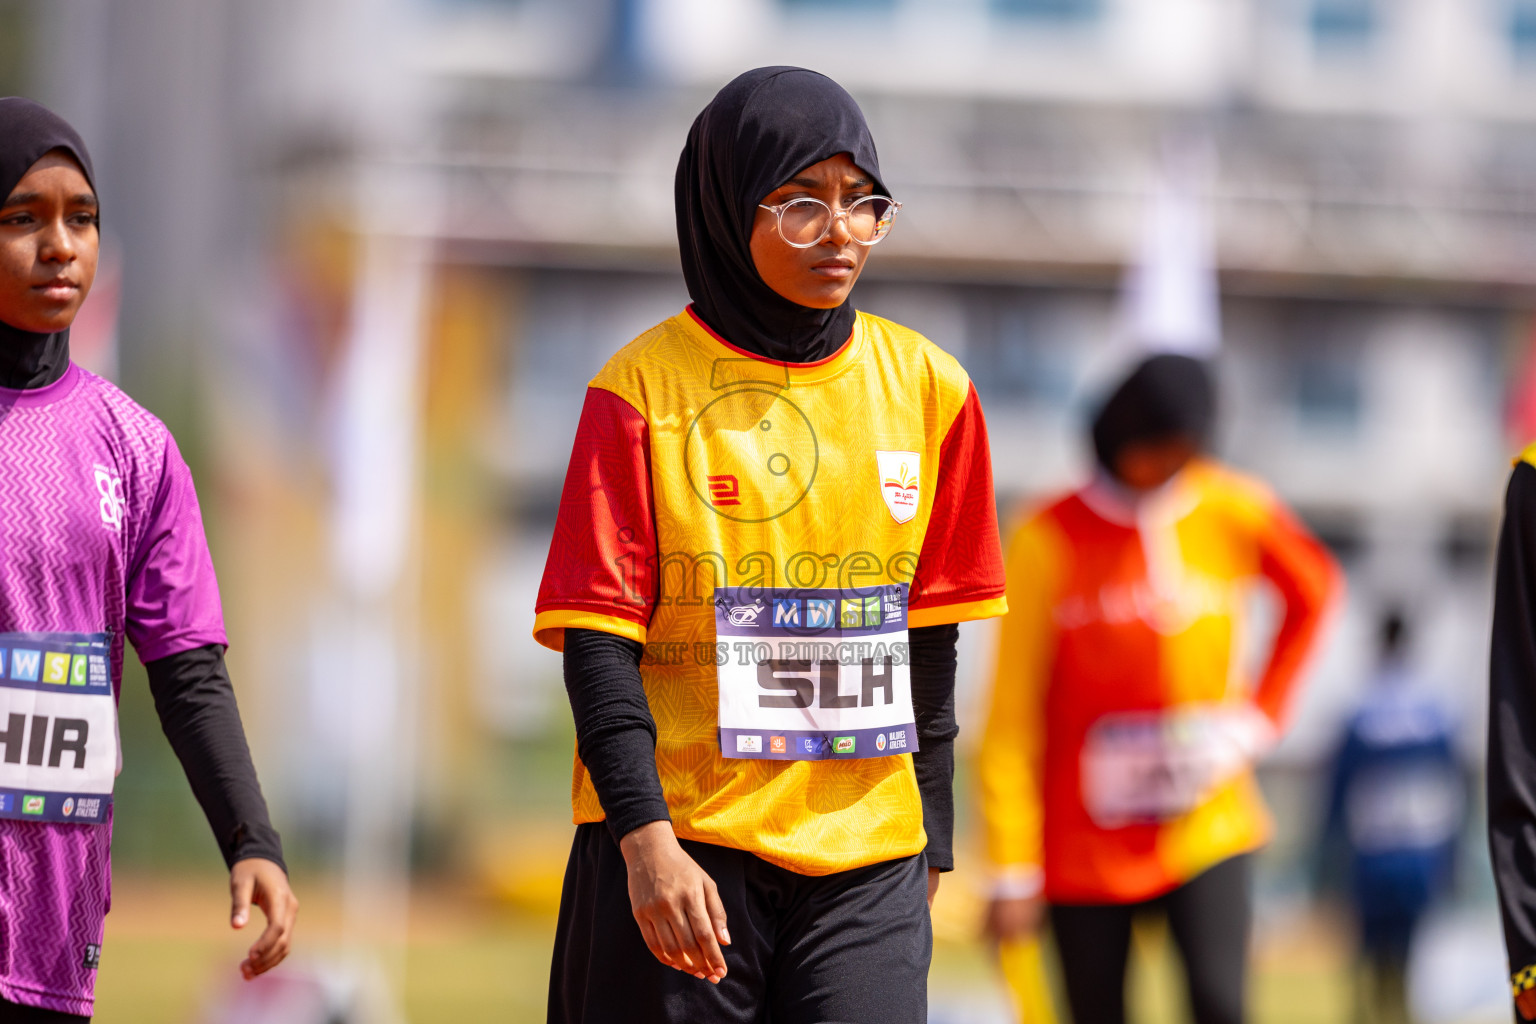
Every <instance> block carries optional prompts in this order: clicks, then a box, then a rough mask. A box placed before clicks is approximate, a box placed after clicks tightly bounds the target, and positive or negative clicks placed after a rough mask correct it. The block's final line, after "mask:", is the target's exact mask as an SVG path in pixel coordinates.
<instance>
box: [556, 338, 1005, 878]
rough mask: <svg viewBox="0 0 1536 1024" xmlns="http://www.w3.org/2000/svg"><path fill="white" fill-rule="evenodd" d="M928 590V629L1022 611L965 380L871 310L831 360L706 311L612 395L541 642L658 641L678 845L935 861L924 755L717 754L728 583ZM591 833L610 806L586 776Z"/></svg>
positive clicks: (579, 789) (661, 747)
mask: <svg viewBox="0 0 1536 1024" xmlns="http://www.w3.org/2000/svg"><path fill="white" fill-rule="evenodd" d="M891 583H899V584H906V585H907V586H908V619H907V621H908V625H909V626H913V627H917V626H928V625H939V624H943V623H952V622H960V621H964V620H967V619H979V618H986V617H989V616H995V615H999V614H1001V613H1002V612H1003V611H1004V610H1005V609H1006V603H1005V598H1004V590H1005V586H1004V579H1003V565H1002V553H1001V546H1000V544H999V540H998V531H997V520H996V512H995V507H994V499H993V494H992V476H991V464H990V456H989V453H988V448H987V436H986V425H985V422H984V420H983V418H982V413H981V405H980V403H979V402H978V400H977V398H976V391H975V388H974V387H972V385H971V382H970V379H969V378H968V377H967V376H966V374H965V371H964V370H962V369H961V368H960V366H959V364H958V363H957V362H955V360H954V359H953V358H952V357H950V356H949V355H948V354H946V353H945V352H943V351H942V350H941V349H939V348H938V347H937V346H936V345H934V344H933V343H932V342H930V341H928V340H927V339H926V338H924V337H922V336H921V335H919V334H917V333H915V332H913V331H910V330H907V329H906V328H903V327H900V326H898V325H896V324H893V323H890V322H889V321H886V320H882V319H880V318H878V317H874V316H870V315H868V314H865V313H860V314H859V315H858V317H857V319H856V321H855V324H854V329H853V333H852V336H851V337H850V338H849V340H848V342H847V344H845V345H844V346H843V347H842V348H841V349H840V350H839V351H838V352H837V353H835V354H834V355H832V356H830V357H828V358H827V359H825V360H823V361H821V362H819V363H813V364H785V363H777V362H772V361H769V360H765V359H760V358H757V357H755V356H753V355H751V354H750V353H747V352H745V351H743V350H741V349H737V348H735V347H733V346H731V345H730V344H729V343H727V342H726V341H724V340H723V339H721V338H719V337H718V336H716V335H714V334H713V333H712V332H711V331H710V330H709V329H708V327H706V326H705V325H704V324H703V322H702V321H700V320H699V319H698V318H697V317H696V316H694V315H693V313H692V311H691V309H690V310H684V311H683V312H682V313H680V314H678V315H677V316H674V317H672V318H670V319H668V320H666V321H664V322H662V323H661V324H659V325H657V326H656V327H654V328H652V329H651V330H649V331H647V332H645V333H644V334H642V335H641V336H640V337H638V338H636V339H635V340H634V341H633V342H631V343H630V344H629V345H628V346H626V347H625V348H624V349H622V350H621V351H620V352H619V353H618V354H617V355H616V356H614V357H613V359H612V360H610V361H609V363H608V365H607V366H605V367H604V368H603V370H602V372H601V373H599V374H598V375H597V376H596V377H595V378H594V379H593V380H592V382H591V386H590V387H589V389H588V392H587V399H586V406H585V408H584V409H583V411H582V417H581V424H580V426H579V428H578V430H577V437H576V444H575V449H574V451H573V453H572V456H571V465H570V469H569V471H568V473H567V475H566V480H565V489H564V492H563V494H562V496H561V503H560V512H559V517H558V521H557V523H556V526H555V535H554V539H553V541H552V543H551V546H550V552H549V560H548V563H547V565H546V567H545V571H544V579H543V583H542V585H541V587H540V590H539V598H538V605H537V618H536V620H535V623H534V636H535V637H536V638H537V639H538V641H539V642H540V643H542V644H544V645H545V646H547V647H551V648H553V649H555V650H560V649H561V647H562V645H563V633H564V630H565V628H567V627H579V628H583V629H595V630H602V631H604V632H608V633H613V634H616V635H618V636H624V637H629V638H631V639H634V640H638V641H640V642H642V643H644V644H645V645H646V654H645V658H644V659H643V660H642V662H641V666H640V675H641V679H642V681H643V683H644V685H645V690H646V696H647V698H648V700H649V702H650V707H651V712H652V715H653V716H654V717H655V719H656V729H657V742H656V766H657V770H658V772H659V774H660V777H661V784H662V790H663V792H664V794H665V796H666V799H667V806H668V808H669V810H670V812H671V816H672V823H673V828H674V829H675V830H676V832H677V834H678V835H679V836H681V837H683V838H686V839H694V840H698V841H701V842H707V843H714V844H717V845H721V846H729V847H733V848H736V849H741V850H746V851H748V852H750V853H753V854H756V855H758V856H760V857H762V858H764V859H765V860H768V861H770V862H772V863H774V864H778V865H780V866H782V867H786V868H789V869H791V870H794V871H798V872H801V873H803V874H810V875H819V874H827V873H830V872H834V871H842V870H847V869H850V868H855V867H860V866H863V865H866V864H873V863H877V862H880V861H883V860H890V859H893V858H896V857H902V856H908V855H911V854H914V853H918V852H920V851H921V850H922V849H923V847H924V845H925V843H926V837H925V834H924V832H923V813H922V803H921V801H920V799H919V797H918V790H917V781H916V776H915V775H914V773H913V769H912V758H911V756H910V755H907V754H902V755H893V756H887V757H873V758H864V759H860V760H843V761H838V760H828V761H773V760H735V759H726V758H724V757H722V756H721V753H720V748H719V745H718V722H717V689H716V666H715V652H716V646H715V644H716V637H715V619H714V606H713V596H714V592H715V590H716V588H724V587H799V588H833V587H839V588H855V587H863V586H876V585H880V584H891ZM572 804H573V811H574V820H575V821H576V822H577V823H581V822H590V821H600V820H602V819H603V817H604V814H603V809H602V806H601V805H600V804H599V802H598V798H597V794H596V792H595V791H594V790H593V788H592V783H591V780H590V778H589V777H588V774H587V771H586V768H585V767H584V766H583V765H582V763H581V759H580V758H579V757H577V759H576V764H575V771H574V779H573V787H572Z"/></svg>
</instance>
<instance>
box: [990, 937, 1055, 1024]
mask: <svg viewBox="0 0 1536 1024" xmlns="http://www.w3.org/2000/svg"><path fill="white" fill-rule="evenodd" d="M997 962H998V966H999V967H1000V968H1002V972H1003V980H1004V981H1006V982H1007V983H1008V993H1009V995H1010V996H1012V997H1013V1008H1014V1010H1015V1011H1016V1012H1017V1013H1018V1019H1019V1024H1056V1020H1057V1018H1056V1005H1055V1003H1054V1002H1053V1001H1052V999H1051V983H1050V975H1049V973H1048V972H1047V971H1046V969H1045V953H1044V950H1043V948H1042V944H1041V940H1040V939H1039V938H1038V937H1037V938H1033V939H1023V940H1019V941H1016V942H1003V943H999V944H998V947H997Z"/></svg>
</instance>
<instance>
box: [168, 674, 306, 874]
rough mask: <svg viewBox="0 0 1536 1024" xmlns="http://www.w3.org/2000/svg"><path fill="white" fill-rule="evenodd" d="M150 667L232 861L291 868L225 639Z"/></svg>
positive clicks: (185, 765) (181, 756)
mask: <svg viewBox="0 0 1536 1024" xmlns="http://www.w3.org/2000/svg"><path fill="white" fill-rule="evenodd" d="M144 667H145V668H146V669H148V670H149V692H150V693H151V694H153V695H154V698H155V711H156V712H157V713H158V714H159V716H160V727H161V728H162V729H164V730H165V738H166V739H168V740H170V741H171V749H172V750H174V751H175V752H176V758H177V760H179V761H180V762H181V767H182V770H183V771H185V772H186V773H187V781H188V782H190V783H191V784H192V795H193V796H195V797H197V802H198V803H199V804H201V805H202V808H203V814H205V815H206V816H207V817H208V824H209V826H210V827H212V829H213V838H214V839H215V840H217V841H218V844H219V852H220V853H221V854H223V855H224V863H225V864H226V865H229V866H231V867H233V866H234V863H235V862H236V861H239V860H245V859H246V858H248V857H261V858H264V859H266V860H270V861H273V862H275V863H276V864H278V865H279V866H281V867H282V868H283V870H284V871H287V870H288V867H287V865H286V864H284V863H283V844H282V840H281V839H280V838H279V837H278V834H277V831H276V830H275V829H273V828H272V822H271V820H270V819H269V818H268V817H267V802H266V800H264V799H262V796H261V783H259V782H258V781H256V766H255V765H254V764H253V763H252V762H251V750H250V747H248V746H247V745H246V742H245V727H244V726H243V725H241V724H240V708H239V707H238V706H237V705H236V704H235V690H234V687H232V686H231V685H230V683H229V672H228V670H227V669H225V667H224V648H223V647H222V646H220V645H218V644H210V645H208V646H207V647H194V648H192V649H191V650H189V651H182V652H180V653H179V654H172V655H170V656H169V657H165V658H157V659H156V660H154V661H151V662H148V663H147V664H145V666H144Z"/></svg>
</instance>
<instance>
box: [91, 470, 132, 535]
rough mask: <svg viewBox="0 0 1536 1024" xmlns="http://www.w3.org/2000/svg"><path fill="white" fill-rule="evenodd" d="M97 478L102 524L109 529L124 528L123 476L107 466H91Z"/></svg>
mask: <svg viewBox="0 0 1536 1024" xmlns="http://www.w3.org/2000/svg"><path fill="white" fill-rule="evenodd" d="M91 469H92V472H93V473H94V474H95V478H96V494H97V495H98V496H99V497H100V498H101V505H100V508H101V525H102V526H105V527H106V528H107V529H109V530H121V529H122V528H123V505H124V504H125V502H124V500H123V478H122V477H120V476H118V475H117V474H115V473H113V472H112V471H111V470H110V469H108V468H107V467H106V466H103V465H101V464H100V463H97V464H96V465H95V466H93V467H91Z"/></svg>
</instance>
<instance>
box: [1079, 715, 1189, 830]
mask: <svg viewBox="0 0 1536 1024" xmlns="http://www.w3.org/2000/svg"><path fill="white" fill-rule="evenodd" d="M1219 740H1220V737H1219V736H1217V735H1216V733H1215V723H1214V722H1213V720H1212V719H1211V717H1210V716H1208V715H1207V714H1205V713H1204V711H1203V709H1180V710H1178V711H1170V712H1159V711H1135V712H1126V713H1122V714H1112V715H1105V716H1104V717H1103V718H1100V719H1099V720H1098V721H1097V722H1095V723H1093V726H1092V728H1090V729H1089V730H1088V737H1087V739H1086V740H1085V741H1084V743H1083V751H1082V760H1081V769H1082V792H1083V803H1084V805H1085V807H1086V808H1087V811H1088V816H1089V817H1090V818H1092V819H1093V822H1094V824H1096V825H1098V826H1099V827H1100V828H1122V827H1124V826H1126V825H1136V824H1155V823H1157V822H1163V821H1168V820H1169V819H1171V818H1176V817H1179V816H1180V815H1182V814H1187V813H1188V812H1189V811H1191V810H1193V809H1194V808H1195V807H1197V806H1198V805H1199V804H1200V802H1201V800H1203V799H1204V798H1205V796H1206V794H1207V793H1208V792H1209V791H1210V789H1211V787H1212V785H1213V783H1214V782H1215V781H1216V765H1217V761H1216V758H1215V756H1214V755H1215V753H1216V751H1215V749H1214V748H1215V747H1216V744H1217V743H1218V742H1219Z"/></svg>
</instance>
